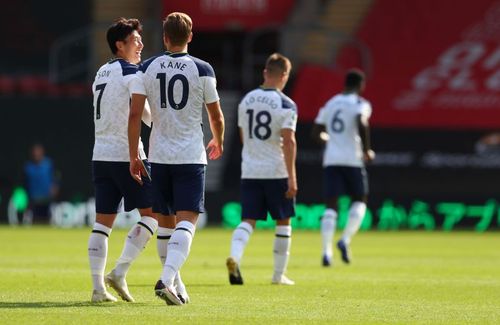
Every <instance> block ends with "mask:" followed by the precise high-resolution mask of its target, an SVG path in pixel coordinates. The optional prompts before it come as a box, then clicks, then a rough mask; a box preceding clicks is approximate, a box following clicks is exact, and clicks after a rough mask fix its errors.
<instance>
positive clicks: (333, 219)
mask: <svg viewBox="0 0 500 325" xmlns="http://www.w3.org/2000/svg"><path fill="white" fill-rule="evenodd" d="M336 224H337V212H335V210H333V209H326V210H325V213H324V214H323V218H321V239H322V242H323V255H326V256H328V257H330V258H331V257H332V255H333V250H332V241H333V234H334V232H335V226H336Z"/></svg>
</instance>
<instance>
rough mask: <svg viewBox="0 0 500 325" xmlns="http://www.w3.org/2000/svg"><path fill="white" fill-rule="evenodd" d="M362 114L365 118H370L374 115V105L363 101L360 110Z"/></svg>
mask: <svg viewBox="0 0 500 325" xmlns="http://www.w3.org/2000/svg"><path fill="white" fill-rule="evenodd" d="M359 113H360V114H361V116H362V117H363V118H365V119H369V118H370V116H371V115H372V106H371V105H370V103H369V102H366V101H365V102H363V103H362V104H361V106H360V112H359Z"/></svg>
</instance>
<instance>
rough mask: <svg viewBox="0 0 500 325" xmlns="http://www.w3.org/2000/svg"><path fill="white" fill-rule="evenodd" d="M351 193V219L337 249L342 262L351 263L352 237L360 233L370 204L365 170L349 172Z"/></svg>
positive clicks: (358, 169)
mask: <svg viewBox="0 0 500 325" xmlns="http://www.w3.org/2000/svg"><path fill="white" fill-rule="evenodd" d="M348 178H349V187H350V189H349V191H350V192H351V193H352V194H351V198H352V204H351V207H350V209H349V219H348V221H347V225H346V227H345V228H344V232H343V234H342V238H341V239H340V240H339V241H338V243H337V247H338V249H339V250H340V252H341V254H342V260H343V261H344V262H345V263H350V261H351V256H350V249H349V245H350V243H351V240H352V237H353V236H354V235H355V234H356V233H357V232H358V230H359V227H360V226H361V223H362V222H363V218H364V216H365V213H366V202H368V180H367V175H366V170H365V169H364V168H351V170H350V171H349V177H348Z"/></svg>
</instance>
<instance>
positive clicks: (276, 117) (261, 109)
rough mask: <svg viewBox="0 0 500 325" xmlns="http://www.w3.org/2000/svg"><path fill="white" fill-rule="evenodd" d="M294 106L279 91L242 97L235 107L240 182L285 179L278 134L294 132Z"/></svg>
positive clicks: (255, 91)
mask: <svg viewBox="0 0 500 325" xmlns="http://www.w3.org/2000/svg"><path fill="white" fill-rule="evenodd" d="M296 125H297V106H296V105H295V103H294V102H293V101H292V100H291V99H290V98H288V97H287V96H286V95H285V94H283V93H282V92H281V91H278V90H276V89H266V88H258V89H255V90H252V91H251V92H249V93H248V94H246V95H245V97H243V99H242V100H241V102H240V104H239V106H238V126H239V127H240V129H241V131H242V136H243V150H242V152H241V159H242V162H241V178H245V179H276V178H288V172H287V170H286V165H285V160H284V155H283V150H282V148H281V147H282V139H281V130H282V129H291V130H293V131H295V127H296Z"/></svg>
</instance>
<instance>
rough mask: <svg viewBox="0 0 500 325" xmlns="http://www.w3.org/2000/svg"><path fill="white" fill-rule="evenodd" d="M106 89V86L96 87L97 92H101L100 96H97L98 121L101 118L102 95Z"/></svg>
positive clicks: (96, 116)
mask: <svg viewBox="0 0 500 325" xmlns="http://www.w3.org/2000/svg"><path fill="white" fill-rule="evenodd" d="M104 88H106V84H99V85H96V86H95V90H96V91H99V95H97V105H96V108H95V119H96V120H98V119H100V118H101V99H102V93H103V92H104Z"/></svg>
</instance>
